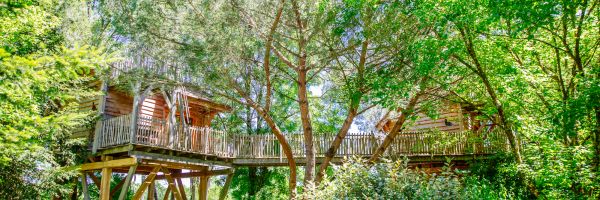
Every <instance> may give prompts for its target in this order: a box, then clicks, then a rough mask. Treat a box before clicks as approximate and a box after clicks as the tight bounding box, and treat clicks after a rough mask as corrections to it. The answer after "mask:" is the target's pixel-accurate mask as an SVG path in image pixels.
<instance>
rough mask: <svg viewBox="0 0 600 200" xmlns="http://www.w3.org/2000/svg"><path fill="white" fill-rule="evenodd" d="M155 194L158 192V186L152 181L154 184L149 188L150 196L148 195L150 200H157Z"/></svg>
mask: <svg viewBox="0 0 600 200" xmlns="http://www.w3.org/2000/svg"><path fill="white" fill-rule="evenodd" d="M154 192H156V185H155V184H154V181H152V183H150V185H149V186H148V195H147V199H148V200H155V199H154Z"/></svg>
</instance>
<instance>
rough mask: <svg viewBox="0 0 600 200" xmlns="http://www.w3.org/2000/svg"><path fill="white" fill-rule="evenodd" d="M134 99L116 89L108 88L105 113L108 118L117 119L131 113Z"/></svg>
mask: <svg viewBox="0 0 600 200" xmlns="http://www.w3.org/2000/svg"><path fill="white" fill-rule="evenodd" d="M132 105H133V97H131V96H129V95H127V94H125V93H123V92H121V91H117V90H116V89H115V88H114V87H109V88H108V94H107V96H106V108H105V109H106V110H105V111H104V113H105V114H106V117H107V118H111V117H117V116H121V115H125V114H129V113H131V110H132Z"/></svg>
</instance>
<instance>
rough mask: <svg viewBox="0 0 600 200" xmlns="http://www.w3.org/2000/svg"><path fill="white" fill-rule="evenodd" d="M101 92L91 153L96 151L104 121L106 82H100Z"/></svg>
mask: <svg viewBox="0 0 600 200" xmlns="http://www.w3.org/2000/svg"><path fill="white" fill-rule="evenodd" d="M100 90H101V91H102V95H100V105H98V107H99V110H98V114H99V115H100V119H99V121H98V123H97V124H96V130H95V131H94V142H93V143H92V153H96V152H97V151H98V140H99V139H100V134H102V130H101V129H102V120H104V110H105V108H106V94H107V92H108V81H107V80H102V86H101V88H100Z"/></svg>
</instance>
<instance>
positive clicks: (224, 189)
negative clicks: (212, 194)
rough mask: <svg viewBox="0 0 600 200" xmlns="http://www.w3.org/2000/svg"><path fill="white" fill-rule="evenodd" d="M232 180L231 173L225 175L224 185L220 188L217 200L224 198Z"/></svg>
mask: <svg viewBox="0 0 600 200" xmlns="http://www.w3.org/2000/svg"><path fill="white" fill-rule="evenodd" d="M232 180H233V173H231V174H228V175H227V179H225V185H223V188H221V193H220V194H219V200H225V198H226V197H227V192H228V190H229V186H230V185H231V181H232Z"/></svg>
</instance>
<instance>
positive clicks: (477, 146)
mask: <svg viewBox="0 0 600 200" xmlns="http://www.w3.org/2000/svg"><path fill="white" fill-rule="evenodd" d="M131 121H132V120H131V115H122V116H119V117H114V118H111V119H107V120H103V121H101V122H100V123H98V127H97V129H99V132H100V134H99V136H98V138H97V140H98V143H97V145H98V147H99V148H109V147H112V146H118V145H124V144H136V145H143V146H148V147H156V148H162V149H170V150H176V151H182V152H190V153H197V154H203V155H213V156H218V157H226V158H282V157H283V151H282V148H281V145H280V143H279V141H278V140H277V138H275V136H274V135H272V134H266V135H244V134H228V133H225V132H223V131H218V130H214V129H211V128H209V127H195V126H183V125H181V124H177V126H174V128H173V129H174V131H170V130H169V129H170V128H169V124H168V122H166V121H165V120H162V119H157V118H151V117H147V116H139V117H138V123H137V130H136V132H135V137H134V138H135V140H133V141H131V140H130V136H131V127H130V124H131ZM97 133H98V132H97ZM285 137H286V140H287V142H288V143H289V144H290V147H291V149H292V152H293V154H294V157H296V158H299V157H305V155H304V152H305V151H304V136H303V135H302V134H288V135H285ZM383 137H385V136H384V135H380V136H376V135H375V134H374V133H349V134H348V135H347V136H346V137H345V138H344V140H343V141H342V144H341V145H340V147H339V149H338V150H337V152H336V157H344V156H345V157H349V156H369V155H372V154H373V152H374V151H375V149H376V148H377V147H378V146H379V144H380V143H381V142H382V141H383ZM334 139H335V134H319V135H315V136H313V141H314V147H315V153H316V156H317V157H322V156H324V155H325V153H326V151H327V150H328V148H329V145H330V144H331V143H332V142H333V140H334ZM506 149H507V139H506V137H505V136H504V135H503V134H501V133H500V132H498V131H492V132H479V133H477V132H471V131H463V132H439V131H437V132H436V131H429V132H403V133H400V134H398V135H397V136H396V138H395V139H394V141H393V142H392V144H391V145H390V147H389V148H388V149H387V151H386V152H385V156H387V157H397V156H437V155H449V156H452V155H471V154H491V153H495V152H498V151H504V150H506Z"/></svg>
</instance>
